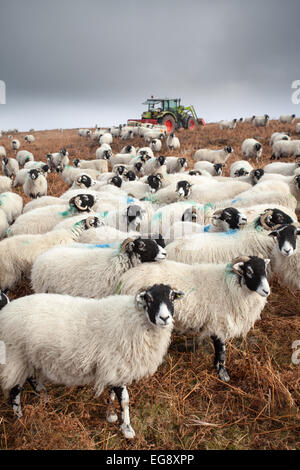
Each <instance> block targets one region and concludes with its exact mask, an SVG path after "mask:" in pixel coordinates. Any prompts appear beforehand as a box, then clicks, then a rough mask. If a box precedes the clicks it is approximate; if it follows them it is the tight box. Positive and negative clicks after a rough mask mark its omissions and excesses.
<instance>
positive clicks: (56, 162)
mask: <svg viewBox="0 0 300 470" xmlns="http://www.w3.org/2000/svg"><path fill="white" fill-rule="evenodd" d="M46 159H47V163H48V165H49V168H50V170H51V171H52V170H57V168H58V167H59V166H60V165H69V162H70V160H69V152H68V151H67V150H66V149H65V148H62V149H61V150H60V151H59V152H56V153H47V155H46Z"/></svg>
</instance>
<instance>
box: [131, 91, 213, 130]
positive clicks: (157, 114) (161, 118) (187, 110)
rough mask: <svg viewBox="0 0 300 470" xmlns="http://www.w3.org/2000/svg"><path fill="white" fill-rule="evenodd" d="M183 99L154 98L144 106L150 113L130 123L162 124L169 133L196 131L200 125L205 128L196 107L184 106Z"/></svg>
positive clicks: (145, 113) (146, 112) (147, 112)
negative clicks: (185, 130) (177, 130)
mask: <svg viewBox="0 0 300 470" xmlns="http://www.w3.org/2000/svg"><path fill="white" fill-rule="evenodd" d="M180 101H181V99H180V98H175V99H169V98H163V99H159V98H153V97H151V98H150V99H148V100H147V101H145V102H144V103H143V104H144V105H147V106H148V111H145V112H144V113H143V114H142V119H128V123H130V122H145V123H150V124H162V125H165V126H166V127H167V132H168V133H170V132H173V131H174V130H175V129H180V128H181V127H183V128H184V129H195V127H196V126H197V125H198V124H201V125H203V126H205V121H204V119H198V117H197V114H196V111H195V108H194V106H192V105H191V106H187V107H185V106H182V105H181V104H180Z"/></svg>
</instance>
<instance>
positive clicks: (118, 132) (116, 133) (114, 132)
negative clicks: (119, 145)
mask: <svg viewBox="0 0 300 470" xmlns="http://www.w3.org/2000/svg"><path fill="white" fill-rule="evenodd" d="M121 129H122V126H121V124H120V125H119V126H118V127H111V128H110V129H109V132H110V133H111V135H112V136H113V137H120V136H121Z"/></svg>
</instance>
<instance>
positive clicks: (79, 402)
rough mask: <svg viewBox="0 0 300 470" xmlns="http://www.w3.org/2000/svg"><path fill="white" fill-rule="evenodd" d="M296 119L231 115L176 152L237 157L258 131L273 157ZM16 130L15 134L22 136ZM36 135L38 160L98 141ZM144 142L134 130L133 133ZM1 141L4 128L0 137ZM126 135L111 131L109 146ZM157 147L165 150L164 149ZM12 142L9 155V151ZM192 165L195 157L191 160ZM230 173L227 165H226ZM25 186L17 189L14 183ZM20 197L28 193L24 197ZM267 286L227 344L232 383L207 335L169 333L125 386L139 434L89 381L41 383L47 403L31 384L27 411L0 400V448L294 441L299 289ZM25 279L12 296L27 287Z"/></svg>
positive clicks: (299, 397)
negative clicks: (17, 414)
mask: <svg viewBox="0 0 300 470" xmlns="http://www.w3.org/2000/svg"><path fill="white" fill-rule="evenodd" d="M294 129H295V124H293V125H280V124H278V122H275V121H271V123H270V125H269V127H268V128H266V129H265V128H261V129H255V128H253V127H252V126H251V125H250V124H245V123H243V124H238V127H237V128H236V129H235V130H234V131H230V130H224V131H221V130H220V129H219V128H218V126H217V125H213V124H212V125H208V126H206V127H204V128H203V127H200V128H198V129H197V130H195V131H184V130H180V131H178V132H177V134H178V136H179V137H180V141H181V149H180V151H177V152H174V154H175V155H184V156H187V158H188V160H189V162H191V160H190V158H191V156H192V155H193V153H194V152H195V150H196V149H197V148H201V147H202V148H203V147H210V148H218V147H222V146H224V145H231V146H232V147H233V148H234V149H235V152H234V154H233V156H232V157H231V158H230V159H229V162H228V163H229V165H228V167H229V166H230V164H231V163H232V162H233V161H235V160H238V159H241V158H242V156H241V153H240V147H241V143H242V141H243V140H244V139H245V138H246V137H256V138H258V139H259V140H260V141H261V142H262V143H263V146H264V152H263V158H262V163H261V165H265V164H266V163H267V162H268V161H269V158H270V155H271V148H270V147H269V138H270V135H271V134H272V132H275V131H277V130H284V131H289V132H291V134H292V137H293V138H295V137H296V135H295V133H294ZM24 135H25V133H23V134H19V136H18V138H21V140H22V138H23V137H24ZM35 135H36V137H37V138H36V142H34V143H33V144H31V145H28V144H26V145H24V147H25V148H26V149H28V150H31V151H32V152H33V153H34V155H35V158H36V159H43V160H45V154H46V153H47V152H53V151H58V150H59V148H61V147H62V146H65V147H66V148H67V149H68V151H69V153H70V155H71V158H74V157H77V158H94V155H95V150H96V148H97V145H96V144H92V143H91V142H89V141H87V140H85V139H82V138H80V137H78V136H77V131H76V130H67V131H64V132H63V133H60V132H58V131H40V132H36V133H35ZM131 142H132V143H133V144H134V145H139V146H144V143H143V141H142V140H141V139H140V138H136V139H134V140H133V141H131ZM1 144H2V145H3V144H4V145H5V147H6V148H7V149H8V148H9V144H8V140H7V138H6V137H4V138H3V139H2V141H1ZM123 145H125V143H124V142H121V141H118V140H116V141H115V143H114V144H113V150H114V151H117V150H120V149H121V147H122V146H123ZM161 154H164V155H168V154H169V153H168V152H167V150H166V149H165V148H164V149H163V151H162V152H161ZM13 155H14V154H13V152H12V151H11V150H9V151H8V156H13ZM191 167H192V164H191ZM226 174H228V168H227V171H226ZM48 183H49V191H48V194H49V195H53V196H57V195H60V194H61V193H62V192H63V191H65V190H66V189H67V186H66V185H65V184H64V183H63V182H62V180H61V179H60V178H59V177H58V176H57V175H49V180H48ZM18 192H19V193H20V194H22V191H21V190H18ZM24 202H27V199H26V198H24ZM271 287H272V294H271V296H270V298H269V301H268V304H267V306H266V308H265V310H264V311H263V313H262V318H261V320H260V321H258V322H257V323H256V325H255V328H253V330H252V331H251V332H250V333H249V334H248V336H247V339H246V340H236V341H232V342H231V343H230V344H228V348H227V349H228V353H227V354H228V359H227V364H228V369H229V372H230V375H231V382H230V383H229V384H224V383H222V382H221V381H220V380H219V379H218V377H217V375H216V374H215V372H214V370H213V368H212V362H213V350H212V346H211V344H210V343H207V344H205V345H204V347H203V348H202V349H201V350H199V352H197V353H190V352H178V350H177V349H176V348H177V346H178V344H180V343H183V342H184V341H185V339H186V338H185V337H177V336H174V340H173V342H172V345H171V348H170V350H169V353H168V355H167V357H166V360H165V362H164V363H163V364H162V366H161V367H160V368H159V370H158V372H157V373H156V374H155V376H154V377H152V378H150V379H145V380H142V381H141V382H139V383H138V384H135V385H133V386H131V387H130V390H129V392H130V396H131V407H132V423H133V427H134V429H135V431H136V434H137V438H136V439H135V440H134V441H133V442H130V441H125V440H124V439H123V438H122V435H121V433H120V432H119V429H118V425H117V424H116V425H110V424H108V423H107V422H106V421H105V409H106V398H107V394H106V393H104V394H103V396H101V398H100V399H98V400H96V399H95V398H94V397H93V392H92V390H91V389H90V388H86V387H82V388H71V389H70V388H65V387H52V386H49V387H48V392H49V399H48V401H47V402H46V403H45V402H43V401H42V400H40V399H38V398H37V397H36V396H35V395H34V394H33V393H32V392H31V390H30V389H29V388H26V390H25V392H24V394H23V408H24V418H23V419H22V421H20V423H17V424H15V423H14V422H13V420H12V412H11V409H10V406H9V404H8V403H7V401H5V400H4V399H3V398H2V397H1V399H0V416H1V417H0V448H2V449H149V450H154V449H167V450H169V449H268V450H269V449H299V448H300V444H299V443H300V414H299V406H300V393H299V391H300V367H299V366H295V365H293V364H292V362H291V355H292V349H291V345H292V342H293V341H295V340H297V339H300V315H299V314H300V295H299V292H296V293H292V292H290V291H289V290H288V289H286V288H284V287H282V286H281V285H280V283H279V280H278V279H275V280H274V281H273V283H272V286H271ZM30 293H31V291H30V285H29V282H28V281H24V282H22V284H21V285H19V286H18V287H17V288H16V289H15V290H14V292H13V295H12V298H16V297H20V296H23V295H27V294H30Z"/></svg>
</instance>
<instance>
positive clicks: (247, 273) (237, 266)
mask: <svg viewBox="0 0 300 470" xmlns="http://www.w3.org/2000/svg"><path fill="white" fill-rule="evenodd" d="M269 262H270V260H269V259H263V258H259V257H258V256H248V257H243V258H238V259H235V260H233V261H232V270H233V271H234V272H235V273H236V274H237V275H238V276H239V277H240V283H241V284H242V283H244V284H245V285H246V286H247V287H248V289H249V290H251V291H254V292H257V294H258V295H260V296H261V297H268V296H269V295H270V286H269V283H268V281H267V273H266V267H267V265H268V264H269Z"/></svg>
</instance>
